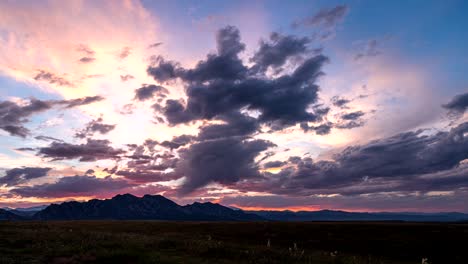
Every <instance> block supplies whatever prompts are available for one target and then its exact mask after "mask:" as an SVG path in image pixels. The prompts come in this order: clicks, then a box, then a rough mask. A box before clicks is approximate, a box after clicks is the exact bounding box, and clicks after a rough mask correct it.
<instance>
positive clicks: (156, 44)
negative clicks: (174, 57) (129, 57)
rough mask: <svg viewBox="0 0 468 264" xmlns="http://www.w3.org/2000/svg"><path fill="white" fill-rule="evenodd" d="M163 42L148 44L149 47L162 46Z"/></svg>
mask: <svg viewBox="0 0 468 264" xmlns="http://www.w3.org/2000/svg"><path fill="white" fill-rule="evenodd" d="M162 44H163V43H162V42H155V43H153V44H151V45H149V46H148V48H157V47H159V46H161V45H162Z"/></svg>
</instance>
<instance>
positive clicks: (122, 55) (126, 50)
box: [119, 47, 132, 59]
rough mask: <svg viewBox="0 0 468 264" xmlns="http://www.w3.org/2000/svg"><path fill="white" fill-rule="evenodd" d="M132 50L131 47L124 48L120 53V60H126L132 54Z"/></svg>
mask: <svg viewBox="0 0 468 264" xmlns="http://www.w3.org/2000/svg"><path fill="white" fill-rule="evenodd" d="M131 50H132V49H131V48H130V47H124V48H123V49H122V51H121V52H120V53H119V58H120V59H125V58H127V57H128V56H129V55H130V54H131Z"/></svg>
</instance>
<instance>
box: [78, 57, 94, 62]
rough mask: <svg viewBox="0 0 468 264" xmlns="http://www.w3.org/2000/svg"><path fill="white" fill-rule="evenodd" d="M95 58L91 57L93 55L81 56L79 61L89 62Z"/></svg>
mask: <svg viewBox="0 0 468 264" xmlns="http://www.w3.org/2000/svg"><path fill="white" fill-rule="evenodd" d="M95 60H96V58H93V57H83V58H81V59H80V62H81V63H91V62H93V61H95Z"/></svg>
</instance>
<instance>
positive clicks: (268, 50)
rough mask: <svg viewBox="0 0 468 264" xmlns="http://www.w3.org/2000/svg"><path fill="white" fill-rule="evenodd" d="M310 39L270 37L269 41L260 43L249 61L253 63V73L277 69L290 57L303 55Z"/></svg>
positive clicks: (275, 35)
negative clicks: (271, 68) (269, 68)
mask: <svg viewBox="0 0 468 264" xmlns="http://www.w3.org/2000/svg"><path fill="white" fill-rule="evenodd" d="M309 43H310V39H309V38H307V37H301V38H299V37H295V36H283V35H281V34H278V33H272V34H271V35H270V41H269V42H266V41H263V40H262V41H261V42H260V47H259V49H258V50H257V52H255V54H254V56H253V57H252V58H251V59H250V61H251V62H254V63H255V66H254V67H253V70H254V71H255V72H257V71H260V72H265V71H266V70H267V69H268V67H270V66H271V67H273V68H278V67H281V66H283V65H284V63H285V62H286V61H287V60H288V59H289V58H291V57H295V56H298V55H303V54H305V53H306V51H307V45H308V44H309Z"/></svg>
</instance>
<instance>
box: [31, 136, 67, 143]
mask: <svg viewBox="0 0 468 264" xmlns="http://www.w3.org/2000/svg"><path fill="white" fill-rule="evenodd" d="M34 138H35V139H37V140H43V141H59V142H63V140H61V139H58V138H54V137H50V136H43V135H39V136H35V137H34Z"/></svg>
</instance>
